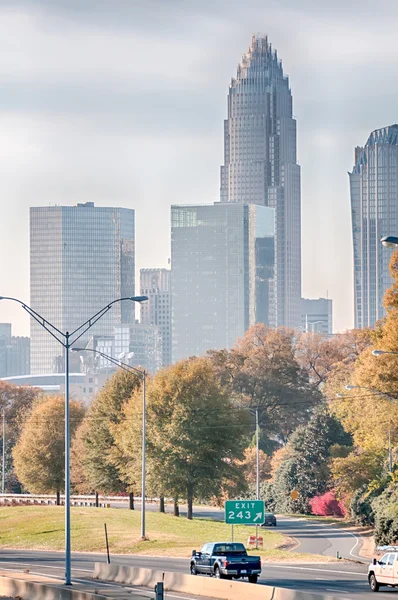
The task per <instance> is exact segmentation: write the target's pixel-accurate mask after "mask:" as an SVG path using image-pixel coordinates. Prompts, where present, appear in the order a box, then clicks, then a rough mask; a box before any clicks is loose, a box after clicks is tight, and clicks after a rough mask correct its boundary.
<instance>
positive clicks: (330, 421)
mask: <svg viewBox="0 0 398 600" xmlns="http://www.w3.org/2000/svg"><path fill="white" fill-rule="evenodd" d="M350 443H351V438H350V436H349V435H348V434H347V433H346V432H345V431H344V430H343V428H342V426H341V424H340V423H339V422H338V421H337V420H336V419H335V418H334V417H333V416H332V415H330V413H329V411H328V410H327V408H326V407H320V408H318V409H317V410H316V412H315V414H314V415H313V417H312V418H311V420H310V421H309V423H308V424H307V425H305V426H300V427H299V428H298V429H297V430H296V431H295V432H294V434H293V435H292V436H291V438H290V440H289V442H288V445H287V453H286V457H285V460H284V461H283V462H282V463H281V465H280V466H279V468H278V470H277V471H276V473H275V478H274V484H273V487H274V496H275V497H276V499H277V506H278V510H283V511H288V512H308V510H309V505H308V501H309V500H310V498H312V497H313V496H315V495H318V494H323V493H324V492H325V491H326V490H327V489H328V488H329V486H330V481H331V473H330V467H329V464H330V451H331V448H332V447H333V446H334V445H336V444H343V445H347V444H350ZM294 489H295V490H297V491H298V492H299V494H300V498H299V499H298V500H292V499H291V497H290V493H291V492H292V491H293V490H294Z"/></svg>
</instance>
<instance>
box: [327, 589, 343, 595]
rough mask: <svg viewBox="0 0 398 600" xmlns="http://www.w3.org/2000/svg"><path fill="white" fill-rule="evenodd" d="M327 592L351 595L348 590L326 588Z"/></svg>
mask: <svg viewBox="0 0 398 600" xmlns="http://www.w3.org/2000/svg"><path fill="white" fill-rule="evenodd" d="M326 591H327V592H338V593H339V594H349V592H348V590H336V588H326Z"/></svg>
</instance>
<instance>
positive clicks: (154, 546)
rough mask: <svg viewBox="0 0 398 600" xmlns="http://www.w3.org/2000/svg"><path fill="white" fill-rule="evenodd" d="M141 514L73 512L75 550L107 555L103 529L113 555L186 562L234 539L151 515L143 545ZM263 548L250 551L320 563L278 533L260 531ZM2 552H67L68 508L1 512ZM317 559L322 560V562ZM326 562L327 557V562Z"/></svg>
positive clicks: (240, 529)
mask: <svg viewBox="0 0 398 600" xmlns="http://www.w3.org/2000/svg"><path fill="white" fill-rule="evenodd" d="M140 519H141V513H140V512H139V511H129V510H120V509H112V508H107V509H104V508H78V507H73V508H71V537H72V550H73V551H80V552H105V534H104V523H106V525H107V529H108V537H109V545H110V551H111V553H113V554H147V555H159V556H160V555H164V556H175V557H178V556H181V557H183V556H185V557H188V556H190V554H191V551H192V549H194V548H195V549H197V550H199V549H200V547H201V546H202V545H203V544H204V543H205V542H209V541H217V540H220V541H225V540H230V539H231V526H230V525H226V524H225V523H222V522H219V521H211V520H209V519H195V518H194V519H193V520H192V521H188V520H187V519H186V518H185V517H179V518H176V517H174V516H173V515H171V514H161V513H155V512H147V514H146V533H147V537H148V540H146V541H142V540H141V539H140ZM260 531H261V534H260V535H261V536H262V537H263V540H264V546H263V548H261V549H259V550H251V552H252V553H255V554H260V555H261V556H262V557H263V559H264V560H270V561H271V560H289V561H300V560H301V561H303V560H305V561H306V562H307V561H308V560H312V561H314V560H316V556H315V555H307V554H306V555H303V554H298V553H294V554H293V553H291V552H289V550H288V549H287V548H289V546H290V545H291V540H290V539H289V538H286V536H284V535H282V534H281V533H278V532H277V531H270V530H268V529H261V530H260ZM254 534H255V527H248V526H244V525H236V526H235V527H234V539H235V541H239V542H243V543H245V544H246V542H247V540H248V537H249V535H254ZM0 548H23V549H25V550H27V549H29V550H63V548H64V508H63V507H61V506H17V507H0ZM317 558H318V559H319V558H320V557H317ZM322 558H323V559H324V557H322Z"/></svg>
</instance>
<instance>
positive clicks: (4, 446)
mask: <svg viewBox="0 0 398 600" xmlns="http://www.w3.org/2000/svg"><path fill="white" fill-rule="evenodd" d="M2 416H3V463H2V471H1V493H2V494H4V491H5V487H6V411H5V409H4V408H3V411H2Z"/></svg>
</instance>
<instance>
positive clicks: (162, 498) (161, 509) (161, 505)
mask: <svg viewBox="0 0 398 600" xmlns="http://www.w3.org/2000/svg"><path fill="white" fill-rule="evenodd" d="M159 512H161V513H164V512H166V511H165V509H164V496H160V498H159Z"/></svg>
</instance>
